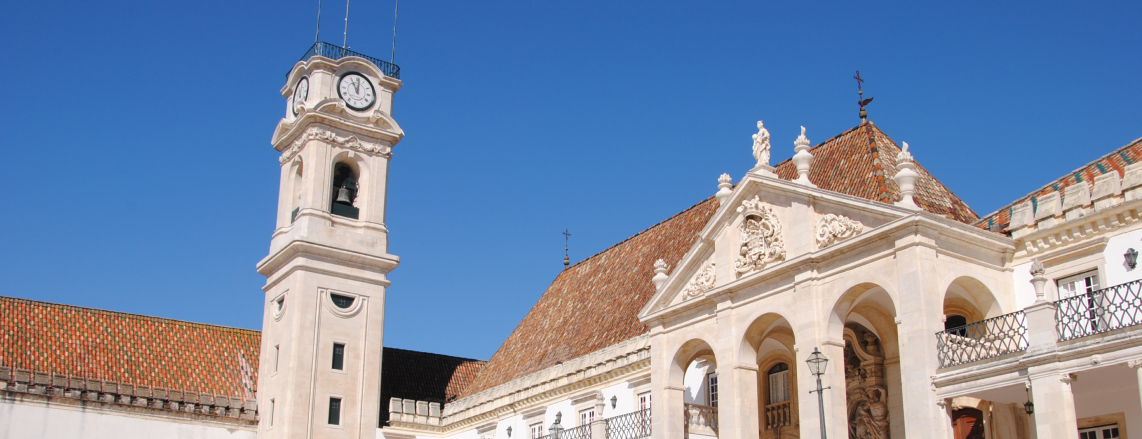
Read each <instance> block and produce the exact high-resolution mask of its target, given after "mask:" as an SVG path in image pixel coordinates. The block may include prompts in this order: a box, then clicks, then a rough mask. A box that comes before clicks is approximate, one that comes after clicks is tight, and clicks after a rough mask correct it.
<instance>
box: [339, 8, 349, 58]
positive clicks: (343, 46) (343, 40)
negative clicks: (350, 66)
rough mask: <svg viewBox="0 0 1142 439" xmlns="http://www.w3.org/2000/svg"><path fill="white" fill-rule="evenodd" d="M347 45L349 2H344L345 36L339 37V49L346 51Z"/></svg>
mask: <svg viewBox="0 0 1142 439" xmlns="http://www.w3.org/2000/svg"><path fill="white" fill-rule="evenodd" d="M348 43H349V0H345V35H343V36H342V37H341V48H342V49H348V48H349V46H348Z"/></svg>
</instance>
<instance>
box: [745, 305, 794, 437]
mask: <svg viewBox="0 0 1142 439" xmlns="http://www.w3.org/2000/svg"><path fill="white" fill-rule="evenodd" d="M795 345H796V340H795V337H794V334H793V328H792V325H790V323H789V321H788V320H786V319H785V318H784V317H782V316H780V315H778V314H775V313H767V314H764V315H762V316H761V317H758V318H757V319H755V320H754V321H753V323H751V324H750V326H749V328H747V329H746V333H745V339H744V340H743V343H742V346H741V349H742V350H741V351H740V354H739V355H741V358H743V359H746V358H755V359H756V360H755V361H756V363H757V381H756V382H757V393H756V395H757V410H758V412H757V417H758V423H757V428H758V437H759V438H761V439H778V438H782V439H794V438H798V437H800V420H799V418H798V407H797V404H798V395H799V392H798V391H797V372H798V371H797V367H796V366H797V361H796V354H795V353H794V352H795V351H794V346H795Z"/></svg>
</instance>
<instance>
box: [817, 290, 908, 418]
mask: <svg viewBox="0 0 1142 439" xmlns="http://www.w3.org/2000/svg"><path fill="white" fill-rule="evenodd" d="M829 331H830V333H831V334H837V333H838V332H839V334H837V335H838V336H840V337H841V338H842V339H843V340H844V347H843V348H842V352H843V358H844V362H843V366H844V379H845V417H846V421H847V424H848V425H847V430H848V431H847V436H848V437H850V438H854V439H866V438H869V439H889V438H903V437H904V404H903V399H902V393H903V388H902V386H901V384H902V379H901V372H900V348H899V334H898V333H897V327H896V304H895V301H894V300H893V298H892V295H891V294H889V292H888V291H887V290H885V289H884V288H883V287H881V286H879V285H876V284H872V283H863V284H858V285H855V286H853V287H850V288H849V289H848V290H847V291H845V293H844V294H842V295H841V296H840V297H839V298H838V300H837V302H836V304H835V305H834V314H833V316H832V320H831V322H830V330H829ZM834 331H835V332H834Z"/></svg>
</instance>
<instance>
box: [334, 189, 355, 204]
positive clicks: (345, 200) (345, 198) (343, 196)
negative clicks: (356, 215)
mask: <svg viewBox="0 0 1142 439" xmlns="http://www.w3.org/2000/svg"><path fill="white" fill-rule="evenodd" d="M337 202H338V203H341V204H353V200H350V199H349V189H346V188H345V186H341V189H338V190H337Z"/></svg>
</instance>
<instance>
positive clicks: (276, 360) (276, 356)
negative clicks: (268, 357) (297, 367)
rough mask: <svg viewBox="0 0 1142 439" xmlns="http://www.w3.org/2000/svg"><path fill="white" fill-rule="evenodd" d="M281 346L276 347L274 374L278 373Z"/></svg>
mask: <svg viewBox="0 0 1142 439" xmlns="http://www.w3.org/2000/svg"><path fill="white" fill-rule="evenodd" d="M281 353H282V348H281V345H274V372H277V371H278V358H280V357H281Z"/></svg>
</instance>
